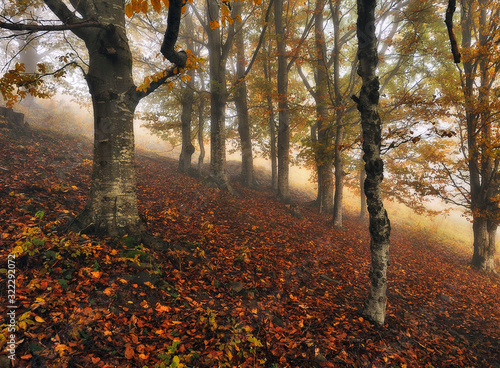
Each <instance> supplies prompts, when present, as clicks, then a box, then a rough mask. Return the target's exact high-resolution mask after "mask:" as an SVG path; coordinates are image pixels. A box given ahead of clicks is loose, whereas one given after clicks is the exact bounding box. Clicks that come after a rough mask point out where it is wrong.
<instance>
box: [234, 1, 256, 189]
mask: <svg viewBox="0 0 500 368" xmlns="http://www.w3.org/2000/svg"><path fill="white" fill-rule="evenodd" d="M234 6H235V7H236V6H238V8H241V2H237V3H236V4H235V5H234ZM235 44H236V59H237V62H236V63H237V64H236V76H237V85H236V89H235V93H234V104H235V105H236V111H237V114H238V133H239V135H240V143H241V178H240V179H241V182H242V183H243V184H244V185H245V186H247V187H253V186H255V184H256V183H255V177H254V170H253V154H252V139H251V136H250V121H249V117H248V93H247V83H246V80H245V79H244V77H243V75H244V73H245V68H246V65H245V64H246V61H245V47H244V43H243V27H242V26H240V27H239V29H238V31H237V32H236V35H235Z"/></svg>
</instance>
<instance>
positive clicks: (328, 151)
mask: <svg viewBox="0 0 500 368" xmlns="http://www.w3.org/2000/svg"><path fill="white" fill-rule="evenodd" d="M324 4H325V0H317V1H316V9H315V20H314V30H315V34H316V37H315V48H316V55H317V62H316V66H315V67H316V73H315V79H316V80H315V83H316V92H315V94H314V95H315V100H316V132H317V144H316V145H315V146H316V147H317V148H316V166H317V169H318V206H319V212H320V213H331V212H332V209H333V153H332V127H331V124H330V122H329V113H328V75H327V67H326V63H327V62H326V48H325V37H324V24H323V23H324V22H323V8H324Z"/></svg>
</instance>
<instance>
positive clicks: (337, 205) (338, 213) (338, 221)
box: [333, 111, 344, 229]
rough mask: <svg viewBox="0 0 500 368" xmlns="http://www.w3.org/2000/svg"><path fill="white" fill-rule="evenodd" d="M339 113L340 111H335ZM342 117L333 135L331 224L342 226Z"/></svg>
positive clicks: (337, 226)
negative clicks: (333, 175) (333, 169)
mask: <svg viewBox="0 0 500 368" xmlns="http://www.w3.org/2000/svg"><path fill="white" fill-rule="evenodd" d="M337 114H340V111H337ZM341 120H342V119H341V118H337V131H336V135H335V160H334V166H335V197H334V200H333V226H334V227H336V228H337V229H340V228H342V215H343V202H344V159H343V157H342V151H341V149H340V147H341V145H342V142H343V140H344V127H343V125H342V121H341Z"/></svg>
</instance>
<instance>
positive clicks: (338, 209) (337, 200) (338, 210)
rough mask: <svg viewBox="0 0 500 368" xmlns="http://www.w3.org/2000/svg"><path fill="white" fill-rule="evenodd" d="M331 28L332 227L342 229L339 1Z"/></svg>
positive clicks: (342, 162)
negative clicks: (333, 121)
mask: <svg viewBox="0 0 500 368" xmlns="http://www.w3.org/2000/svg"><path fill="white" fill-rule="evenodd" d="M332 17H333V26H334V29H335V34H334V39H333V89H334V95H335V115H336V118H335V124H336V126H337V128H336V132H335V158H334V166H335V197H334V201H333V226H334V227H336V228H341V227H342V215H343V202H344V158H343V156H342V150H341V147H342V144H343V142H344V124H343V122H342V119H343V115H344V107H343V106H342V105H343V101H342V100H343V99H342V94H341V93H340V1H336V2H335V6H334V8H333V14H332Z"/></svg>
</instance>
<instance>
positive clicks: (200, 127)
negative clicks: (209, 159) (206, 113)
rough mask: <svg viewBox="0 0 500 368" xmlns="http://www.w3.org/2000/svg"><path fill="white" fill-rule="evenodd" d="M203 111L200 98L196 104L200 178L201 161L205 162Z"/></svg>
mask: <svg viewBox="0 0 500 368" xmlns="http://www.w3.org/2000/svg"><path fill="white" fill-rule="evenodd" d="M204 109H205V98H204V97H203V96H200V102H199V104H198V146H200V155H199V156H198V175H200V176H201V174H202V172H201V171H202V168H203V160H205V142H204V141H203V130H204V129H205V126H204V125H205V124H204V118H203V110H204Z"/></svg>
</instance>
